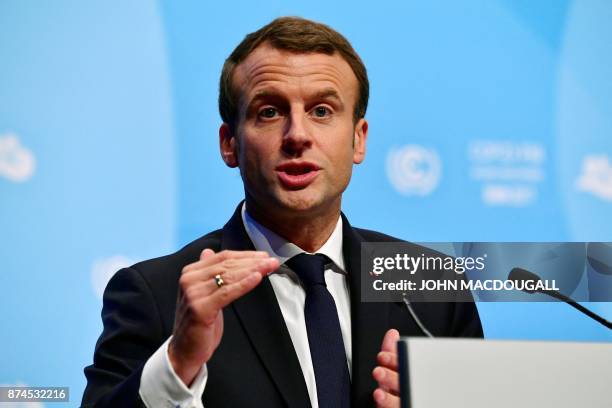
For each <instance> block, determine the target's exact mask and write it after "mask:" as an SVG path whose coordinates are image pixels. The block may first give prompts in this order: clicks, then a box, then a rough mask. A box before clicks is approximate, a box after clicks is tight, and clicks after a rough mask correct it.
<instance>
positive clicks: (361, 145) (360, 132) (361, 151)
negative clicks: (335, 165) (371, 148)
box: [353, 118, 368, 164]
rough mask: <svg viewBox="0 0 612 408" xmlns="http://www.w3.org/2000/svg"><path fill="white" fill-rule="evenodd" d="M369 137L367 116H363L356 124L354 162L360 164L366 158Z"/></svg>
mask: <svg viewBox="0 0 612 408" xmlns="http://www.w3.org/2000/svg"><path fill="white" fill-rule="evenodd" d="M367 138H368V121H367V120H365V118H361V119H359V121H357V124H356V125H355V134H354V136H353V163H355V164H359V163H361V162H362V161H364V160H365V154H366V139H367Z"/></svg>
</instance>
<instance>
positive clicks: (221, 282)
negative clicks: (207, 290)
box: [213, 275, 225, 288]
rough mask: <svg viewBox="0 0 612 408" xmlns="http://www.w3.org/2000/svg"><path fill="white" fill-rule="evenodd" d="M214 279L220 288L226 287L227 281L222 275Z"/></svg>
mask: <svg viewBox="0 0 612 408" xmlns="http://www.w3.org/2000/svg"><path fill="white" fill-rule="evenodd" d="M213 279H214V280H215V284H216V285H217V287H218V288H220V287H221V286H223V285H225V281H224V280H223V278H222V277H221V275H215V277H214V278H213Z"/></svg>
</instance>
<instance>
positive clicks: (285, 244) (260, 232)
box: [241, 203, 346, 272]
mask: <svg viewBox="0 0 612 408" xmlns="http://www.w3.org/2000/svg"><path fill="white" fill-rule="evenodd" d="M241 215H242V223H243V224H244V228H245V230H246V233H247V235H248V236H249V238H250V239H251V241H252V242H253V245H254V246H255V249H256V250H258V251H266V252H267V253H268V254H270V255H271V256H273V257H275V258H277V259H278V260H279V262H280V263H281V265H282V264H284V263H285V262H286V261H288V260H289V259H290V258H292V257H294V256H295V255H298V254H301V253H303V252H306V251H304V250H303V249H302V248H300V247H299V246H297V245H295V244H294V243H292V242H289V241H287V240H286V239H285V238H283V237H281V236H280V235H278V234H277V233H275V232H274V231H271V230H269V229H268V228H266V227H264V226H263V225H261V224H260V223H258V222H257V221H255V220H254V219H253V217H251V216H250V215H249V213H248V212H247V210H246V204H245V203H242V210H241ZM316 253H317V254H323V255H326V256H327V257H328V258H329V259H331V260H332V262H333V263H334V264H336V266H337V267H338V268H340V270H341V271H342V272H345V271H346V269H345V267H344V257H343V256H342V217H338V222H337V223H336V227H335V228H334V231H333V232H332V234H331V235H330V237H329V238H328V239H327V241H325V243H324V244H323V246H322V247H321V248H319V250H318V251H317V252H316Z"/></svg>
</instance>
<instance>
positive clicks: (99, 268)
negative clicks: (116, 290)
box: [91, 255, 134, 299]
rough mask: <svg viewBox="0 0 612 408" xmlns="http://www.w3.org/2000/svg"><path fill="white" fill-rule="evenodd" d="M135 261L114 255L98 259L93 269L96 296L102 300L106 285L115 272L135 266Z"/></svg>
mask: <svg viewBox="0 0 612 408" xmlns="http://www.w3.org/2000/svg"><path fill="white" fill-rule="evenodd" d="M133 264H134V261H133V260H132V259H130V258H128V257H126V256H123V255H113V256H110V257H108V258H104V259H96V260H95V261H94V263H93V265H92V268H91V285H92V287H93V290H94V292H95V293H96V296H97V297H98V298H100V299H102V295H103V294H104V289H106V284H107V283H108V281H109V280H110V279H111V278H112V277H113V275H114V274H115V272H117V271H118V270H119V269H121V268H125V267H127V266H130V265H133Z"/></svg>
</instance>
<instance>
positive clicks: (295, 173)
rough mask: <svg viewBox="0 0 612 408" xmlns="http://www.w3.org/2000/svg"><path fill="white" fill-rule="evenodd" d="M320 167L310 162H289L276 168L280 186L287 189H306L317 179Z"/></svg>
mask: <svg viewBox="0 0 612 408" xmlns="http://www.w3.org/2000/svg"><path fill="white" fill-rule="evenodd" d="M319 170H320V167H319V166H317V165H316V164H314V163H310V162H290V163H284V164H281V165H280V166H278V167H277V168H276V172H277V175H278V178H279V180H280V181H281V184H282V185H283V186H285V187H286V188H288V189H291V190H297V189H302V188H305V187H307V186H308V185H309V184H310V183H312V181H313V180H314V179H315V178H316V177H317V175H318V173H319Z"/></svg>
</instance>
